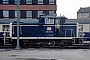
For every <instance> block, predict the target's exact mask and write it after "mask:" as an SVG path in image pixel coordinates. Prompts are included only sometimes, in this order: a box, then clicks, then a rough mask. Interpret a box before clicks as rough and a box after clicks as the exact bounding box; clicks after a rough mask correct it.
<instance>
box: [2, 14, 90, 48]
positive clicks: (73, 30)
mask: <svg viewBox="0 0 90 60" xmlns="http://www.w3.org/2000/svg"><path fill="white" fill-rule="evenodd" d="M0 28H1V29H0V46H16V44H17V43H16V41H17V22H16V21H14V20H13V21H12V22H10V23H6V22H1V23H0ZM57 29H58V30H57ZM83 29H84V28H83V26H82V24H79V22H68V19H67V18H66V17H63V16H61V17H57V16H45V15H43V14H42V15H40V16H39V19H37V20H36V21H35V22H30V20H29V21H25V20H24V21H22V20H20V23H19V32H20V34H19V36H20V38H19V41H20V46H21V47H60V48H66V47H69V46H76V45H77V46H86V45H87V46H88V44H89V43H87V41H88V40H89V38H90V37H89V35H90V31H88V32H87V33H88V35H86V34H85V33H84V32H83Z"/></svg>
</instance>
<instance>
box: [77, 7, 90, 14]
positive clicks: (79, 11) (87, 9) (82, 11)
mask: <svg viewBox="0 0 90 60" xmlns="http://www.w3.org/2000/svg"><path fill="white" fill-rule="evenodd" d="M85 12H86V13H87V12H90V7H85V8H82V7H81V8H80V9H79V10H78V12H77V13H85Z"/></svg>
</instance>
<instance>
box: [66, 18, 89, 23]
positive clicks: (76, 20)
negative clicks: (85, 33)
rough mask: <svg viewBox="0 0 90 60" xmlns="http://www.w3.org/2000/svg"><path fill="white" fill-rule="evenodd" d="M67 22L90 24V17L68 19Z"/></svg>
mask: <svg viewBox="0 0 90 60" xmlns="http://www.w3.org/2000/svg"><path fill="white" fill-rule="evenodd" d="M66 23H80V24H90V18H83V19H66Z"/></svg>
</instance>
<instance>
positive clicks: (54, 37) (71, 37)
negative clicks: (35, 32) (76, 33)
mask: <svg viewBox="0 0 90 60" xmlns="http://www.w3.org/2000/svg"><path fill="white" fill-rule="evenodd" d="M12 39H17V37H12ZM19 39H73V37H20V38H19Z"/></svg>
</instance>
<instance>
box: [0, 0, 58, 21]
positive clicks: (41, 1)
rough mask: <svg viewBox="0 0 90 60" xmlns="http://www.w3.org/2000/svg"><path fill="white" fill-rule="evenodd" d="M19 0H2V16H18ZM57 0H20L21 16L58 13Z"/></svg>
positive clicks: (0, 6)
mask: <svg viewBox="0 0 90 60" xmlns="http://www.w3.org/2000/svg"><path fill="white" fill-rule="evenodd" d="M16 6H17V0H0V18H5V19H8V18H17V7H16ZM56 10H57V5H56V0H20V18H25V19H26V18H27V19H29V18H38V16H39V15H40V14H42V13H45V15H54V14H56Z"/></svg>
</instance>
